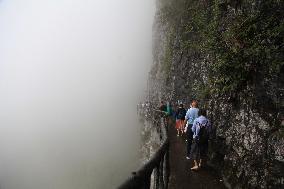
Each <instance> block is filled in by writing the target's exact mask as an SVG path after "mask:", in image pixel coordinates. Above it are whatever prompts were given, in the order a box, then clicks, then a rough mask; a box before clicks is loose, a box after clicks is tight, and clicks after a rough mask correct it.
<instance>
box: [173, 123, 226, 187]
mask: <svg viewBox="0 0 284 189" xmlns="http://www.w3.org/2000/svg"><path fill="white" fill-rule="evenodd" d="M169 139H170V168H171V177H170V183H169V189H226V187H225V185H224V184H223V182H222V181H221V179H222V178H221V177H220V176H219V175H218V174H217V172H216V171H215V170H213V169H212V168H210V167H205V168H202V169H200V170H198V171H191V170H190V168H191V167H192V165H193V162H192V161H191V160H187V159H186V144H185V138H184V137H177V136H176V132H175V129H174V127H173V126H172V125H170V128H169Z"/></svg>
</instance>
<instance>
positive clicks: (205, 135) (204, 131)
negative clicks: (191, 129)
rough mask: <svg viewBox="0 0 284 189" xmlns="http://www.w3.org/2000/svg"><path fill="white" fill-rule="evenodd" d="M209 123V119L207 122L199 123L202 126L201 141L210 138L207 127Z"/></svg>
mask: <svg viewBox="0 0 284 189" xmlns="http://www.w3.org/2000/svg"><path fill="white" fill-rule="evenodd" d="M207 124H208V120H207V121H206V123H203V124H201V123H198V126H199V127H200V130H199V133H198V140H199V142H206V141H208V139H209V132H208V129H207Z"/></svg>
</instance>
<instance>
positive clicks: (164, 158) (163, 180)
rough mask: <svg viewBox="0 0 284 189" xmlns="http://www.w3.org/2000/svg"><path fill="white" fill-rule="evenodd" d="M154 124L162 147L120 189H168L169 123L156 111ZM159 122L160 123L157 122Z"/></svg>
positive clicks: (153, 119)
mask: <svg viewBox="0 0 284 189" xmlns="http://www.w3.org/2000/svg"><path fill="white" fill-rule="evenodd" d="M152 113H153V118H152V122H153V124H154V125H155V126H156V128H157V131H158V132H159V134H160V138H161V141H162V142H161V146H160V147H159V148H158V150H157V151H156V152H155V153H154V154H153V156H152V157H151V158H150V159H149V161H148V162H146V163H145V164H144V165H143V166H142V167H141V168H140V169H139V170H138V171H136V172H132V175H131V176H130V177H129V178H128V179H127V180H126V181H125V182H124V183H123V184H122V185H120V186H119V187H118V189H167V188H168V183H169V176H170V166H169V139H168V129H167V127H168V123H167V121H166V118H163V117H162V116H159V115H158V114H157V113H159V114H161V112H160V111H158V110H154V111H153V112H152ZM157 120H159V121H157Z"/></svg>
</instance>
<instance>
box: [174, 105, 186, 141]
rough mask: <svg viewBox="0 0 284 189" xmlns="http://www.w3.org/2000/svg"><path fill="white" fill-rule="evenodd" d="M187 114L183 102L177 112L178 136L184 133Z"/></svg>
mask: <svg viewBox="0 0 284 189" xmlns="http://www.w3.org/2000/svg"><path fill="white" fill-rule="evenodd" d="M185 114H186V110H185V109H184V107H183V104H180V105H179V108H178V109H177V111H176V113H175V118H176V130H177V136H179V135H182V134H183V133H184V120H185Z"/></svg>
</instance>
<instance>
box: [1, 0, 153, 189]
mask: <svg viewBox="0 0 284 189" xmlns="http://www.w3.org/2000/svg"><path fill="white" fill-rule="evenodd" d="M154 11H155V2H154V0H100V1H99V0H80V1H75V0H48V1H46V0H2V1H0V188H1V189H67V188H68V189H89V188H92V189H94V188H98V189H103V188H115V186H116V185H117V184H119V183H120V182H121V181H122V180H123V179H124V178H126V177H127V176H128V175H129V174H130V172H131V171H132V170H133V169H136V168H137V166H138V164H139V162H137V157H138V148H139V143H140V135H139V129H140V128H139V124H138V122H137V117H136V104H137V102H138V101H139V100H141V99H142V98H143V95H144V89H145V87H146V80H147V79H146V78H147V73H148V71H149V67H150V64H151V62H152V60H151V59H152V55H151V50H152V46H151V45H152V44H151V39H152V22H153V17H154Z"/></svg>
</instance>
